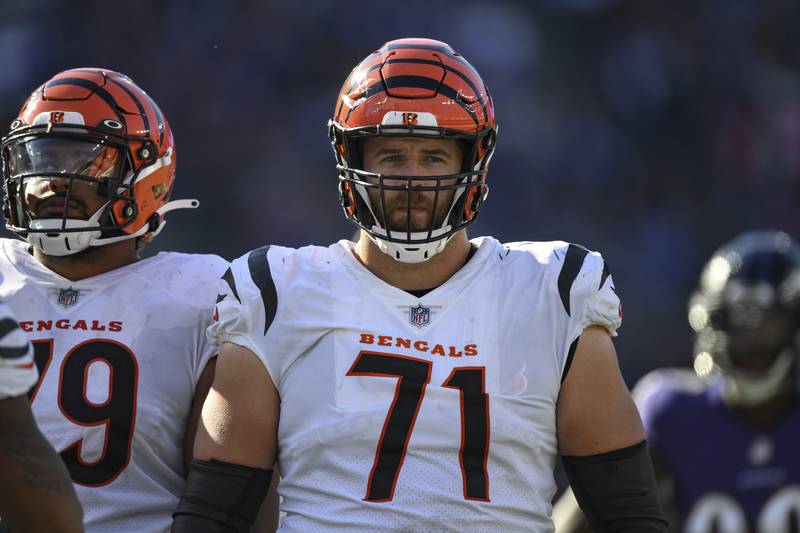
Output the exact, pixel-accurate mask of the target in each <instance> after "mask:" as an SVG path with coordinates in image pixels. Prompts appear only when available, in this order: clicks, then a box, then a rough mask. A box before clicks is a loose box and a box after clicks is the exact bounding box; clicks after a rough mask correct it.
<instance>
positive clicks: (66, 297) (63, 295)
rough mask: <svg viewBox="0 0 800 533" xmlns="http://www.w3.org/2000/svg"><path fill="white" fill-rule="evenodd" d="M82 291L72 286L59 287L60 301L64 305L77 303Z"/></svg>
mask: <svg viewBox="0 0 800 533" xmlns="http://www.w3.org/2000/svg"><path fill="white" fill-rule="evenodd" d="M80 293H81V291H79V290H78V289H73V288H72V287H70V288H69V289H58V303H60V304H61V305H63V306H64V307H69V306H70V305H75V304H76V303H78V296H79V295H80Z"/></svg>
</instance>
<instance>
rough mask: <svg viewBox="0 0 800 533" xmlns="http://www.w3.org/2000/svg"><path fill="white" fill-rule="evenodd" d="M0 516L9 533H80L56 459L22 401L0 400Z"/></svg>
mask: <svg viewBox="0 0 800 533" xmlns="http://www.w3.org/2000/svg"><path fill="white" fill-rule="evenodd" d="M0 472H2V483H0V516H2V518H3V525H2V526H0V528H2V527H3V526H4V525H6V523H7V525H9V526H10V527H11V531H14V532H15V533H22V532H38V531H48V532H56V533H60V532H63V533H67V532H69V533H72V532H79V531H83V524H82V520H83V512H82V511H81V506H80V504H79V503H78V499H77V498H76V497H75V491H74V489H73V488H72V481H71V480H70V478H69V474H68V473H67V469H66V468H65V467H64V463H63V462H62V461H61V458H60V457H59V456H58V455H57V454H56V452H55V450H54V449H53V447H52V446H51V445H50V443H48V442H47V440H45V438H44V436H43V435H42V434H41V432H40V431H39V428H38V427H37V426H36V423H35V421H34V419H33V414H32V413H31V408H30V404H29V403H28V399H27V398H26V397H25V396H15V397H12V398H6V399H3V400H0Z"/></svg>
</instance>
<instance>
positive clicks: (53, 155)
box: [11, 139, 120, 220]
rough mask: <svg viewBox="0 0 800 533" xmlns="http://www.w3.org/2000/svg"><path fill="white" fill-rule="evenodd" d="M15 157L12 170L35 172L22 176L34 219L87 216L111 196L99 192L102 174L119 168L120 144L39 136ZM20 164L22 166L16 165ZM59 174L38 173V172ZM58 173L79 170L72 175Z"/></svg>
mask: <svg viewBox="0 0 800 533" xmlns="http://www.w3.org/2000/svg"><path fill="white" fill-rule="evenodd" d="M16 155H17V157H16V161H15V160H14V158H12V163H11V167H12V168H11V172H12V174H33V175H34V177H31V178H23V190H24V200H25V206H26V209H27V212H28V216H29V217H30V218H31V219H34V220H35V219H43V218H62V217H63V216H64V214H65V211H66V218H74V219H84V220H86V219H88V218H90V217H91V216H92V215H93V214H94V213H95V212H96V211H97V210H98V209H100V208H101V207H102V206H103V204H104V203H105V202H106V201H107V200H108V199H107V198H106V197H105V196H101V195H100V194H98V183H99V182H100V180H101V179H102V178H106V177H109V176H113V175H114V174H115V173H116V172H117V170H118V168H119V160H120V152H119V150H118V149H117V148H114V147H109V146H103V145H98V144H93V143H85V142H76V141H68V140H64V139H36V140H35V141H32V142H30V143H28V144H27V145H24V146H21V147H20V148H19V149H18V153H17V154H16ZM15 165H16V166H18V167H19V168H14V167H15ZM40 173H42V174H44V173H49V174H56V175H50V176H36V175H35V174H40ZM57 174H78V175H80V176H83V179H81V178H73V179H69V178H67V177H59V176H58V175H57Z"/></svg>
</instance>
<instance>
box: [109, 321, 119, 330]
mask: <svg viewBox="0 0 800 533" xmlns="http://www.w3.org/2000/svg"><path fill="white" fill-rule="evenodd" d="M108 331H122V322H117V321H116V320H112V321H111V322H109V323H108Z"/></svg>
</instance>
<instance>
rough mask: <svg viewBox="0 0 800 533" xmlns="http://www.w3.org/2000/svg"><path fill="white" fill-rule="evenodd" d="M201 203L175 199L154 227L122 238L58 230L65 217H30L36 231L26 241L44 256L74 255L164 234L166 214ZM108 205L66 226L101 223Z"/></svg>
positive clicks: (96, 232)
mask: <svg viewBox="0 0 800 533" xmlns="http://www.w3.org/2000/svg"><path fill="white" fill-rule="evenodd" d="M199 205H200V202H198V201H197V200H173V201H172V202H168V203H166V204H164V205H162V206H161V207H160V208H159V209H158V210H157V211H156V212H155V215H154V217H155V220H157V221H158V225H157V226H156V228H155V229H154V230H152V229H151V223H150V222H148V223H146V224H145V225H144V226H142V227H141V228H139V229H138V230H137V231H135V232H134V233H131V234H127V235H121V236H119V237H108V238H105V239H104V238H101V235H102V232H101V231H100V230H87V231H75V232H68V233H67V232H60V231H59V230H60V229H61V227H62V226H61V225H62V220H61V219H60V218H59V219H53V218H51V219H42V220H31V221H30V228H31V229H32V230H37V231H36V232H29V233H28V236H27V239H26V240H27V241H28V243H29V244H30V245H31V246H33V247H35V248H38V249H39V250H41V252H42V253H43V254H45V255H51V256H57V257H62V256H67V255H73V254H76V253H78V252H81V251H83V250H85V249H86V248H88V247H90V246H104V245H106V244H111V243H114V242H120V241H124V240H128V239H135V238H136V237H141V236H142V235H144V234H145V233H153V236H155V235H158V234H159V233H161V230H162V229H164V226H165V225H166V223H167V221H166V220H165V219H164V216H163V215H164V214H166V213H168V212H169V211H174V210H176V209H196V208H197V207H198V206H199ZM106 206H108V203H106V204H103V206H102V207H100V209H98V210H97V212H95V214H94V215H92V216H91V217H90V218H89V220H80V219H74V218H68V219H66V221H65V222H64V226H65V227H66V228H68V229H73V228H90V227H96V226H98V225H99V222H100V217H101V216H102V214H103V212H104V211H105V208H106ZM151 220H152V219H151ZM47 230H52V231H47Z"/></svg>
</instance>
